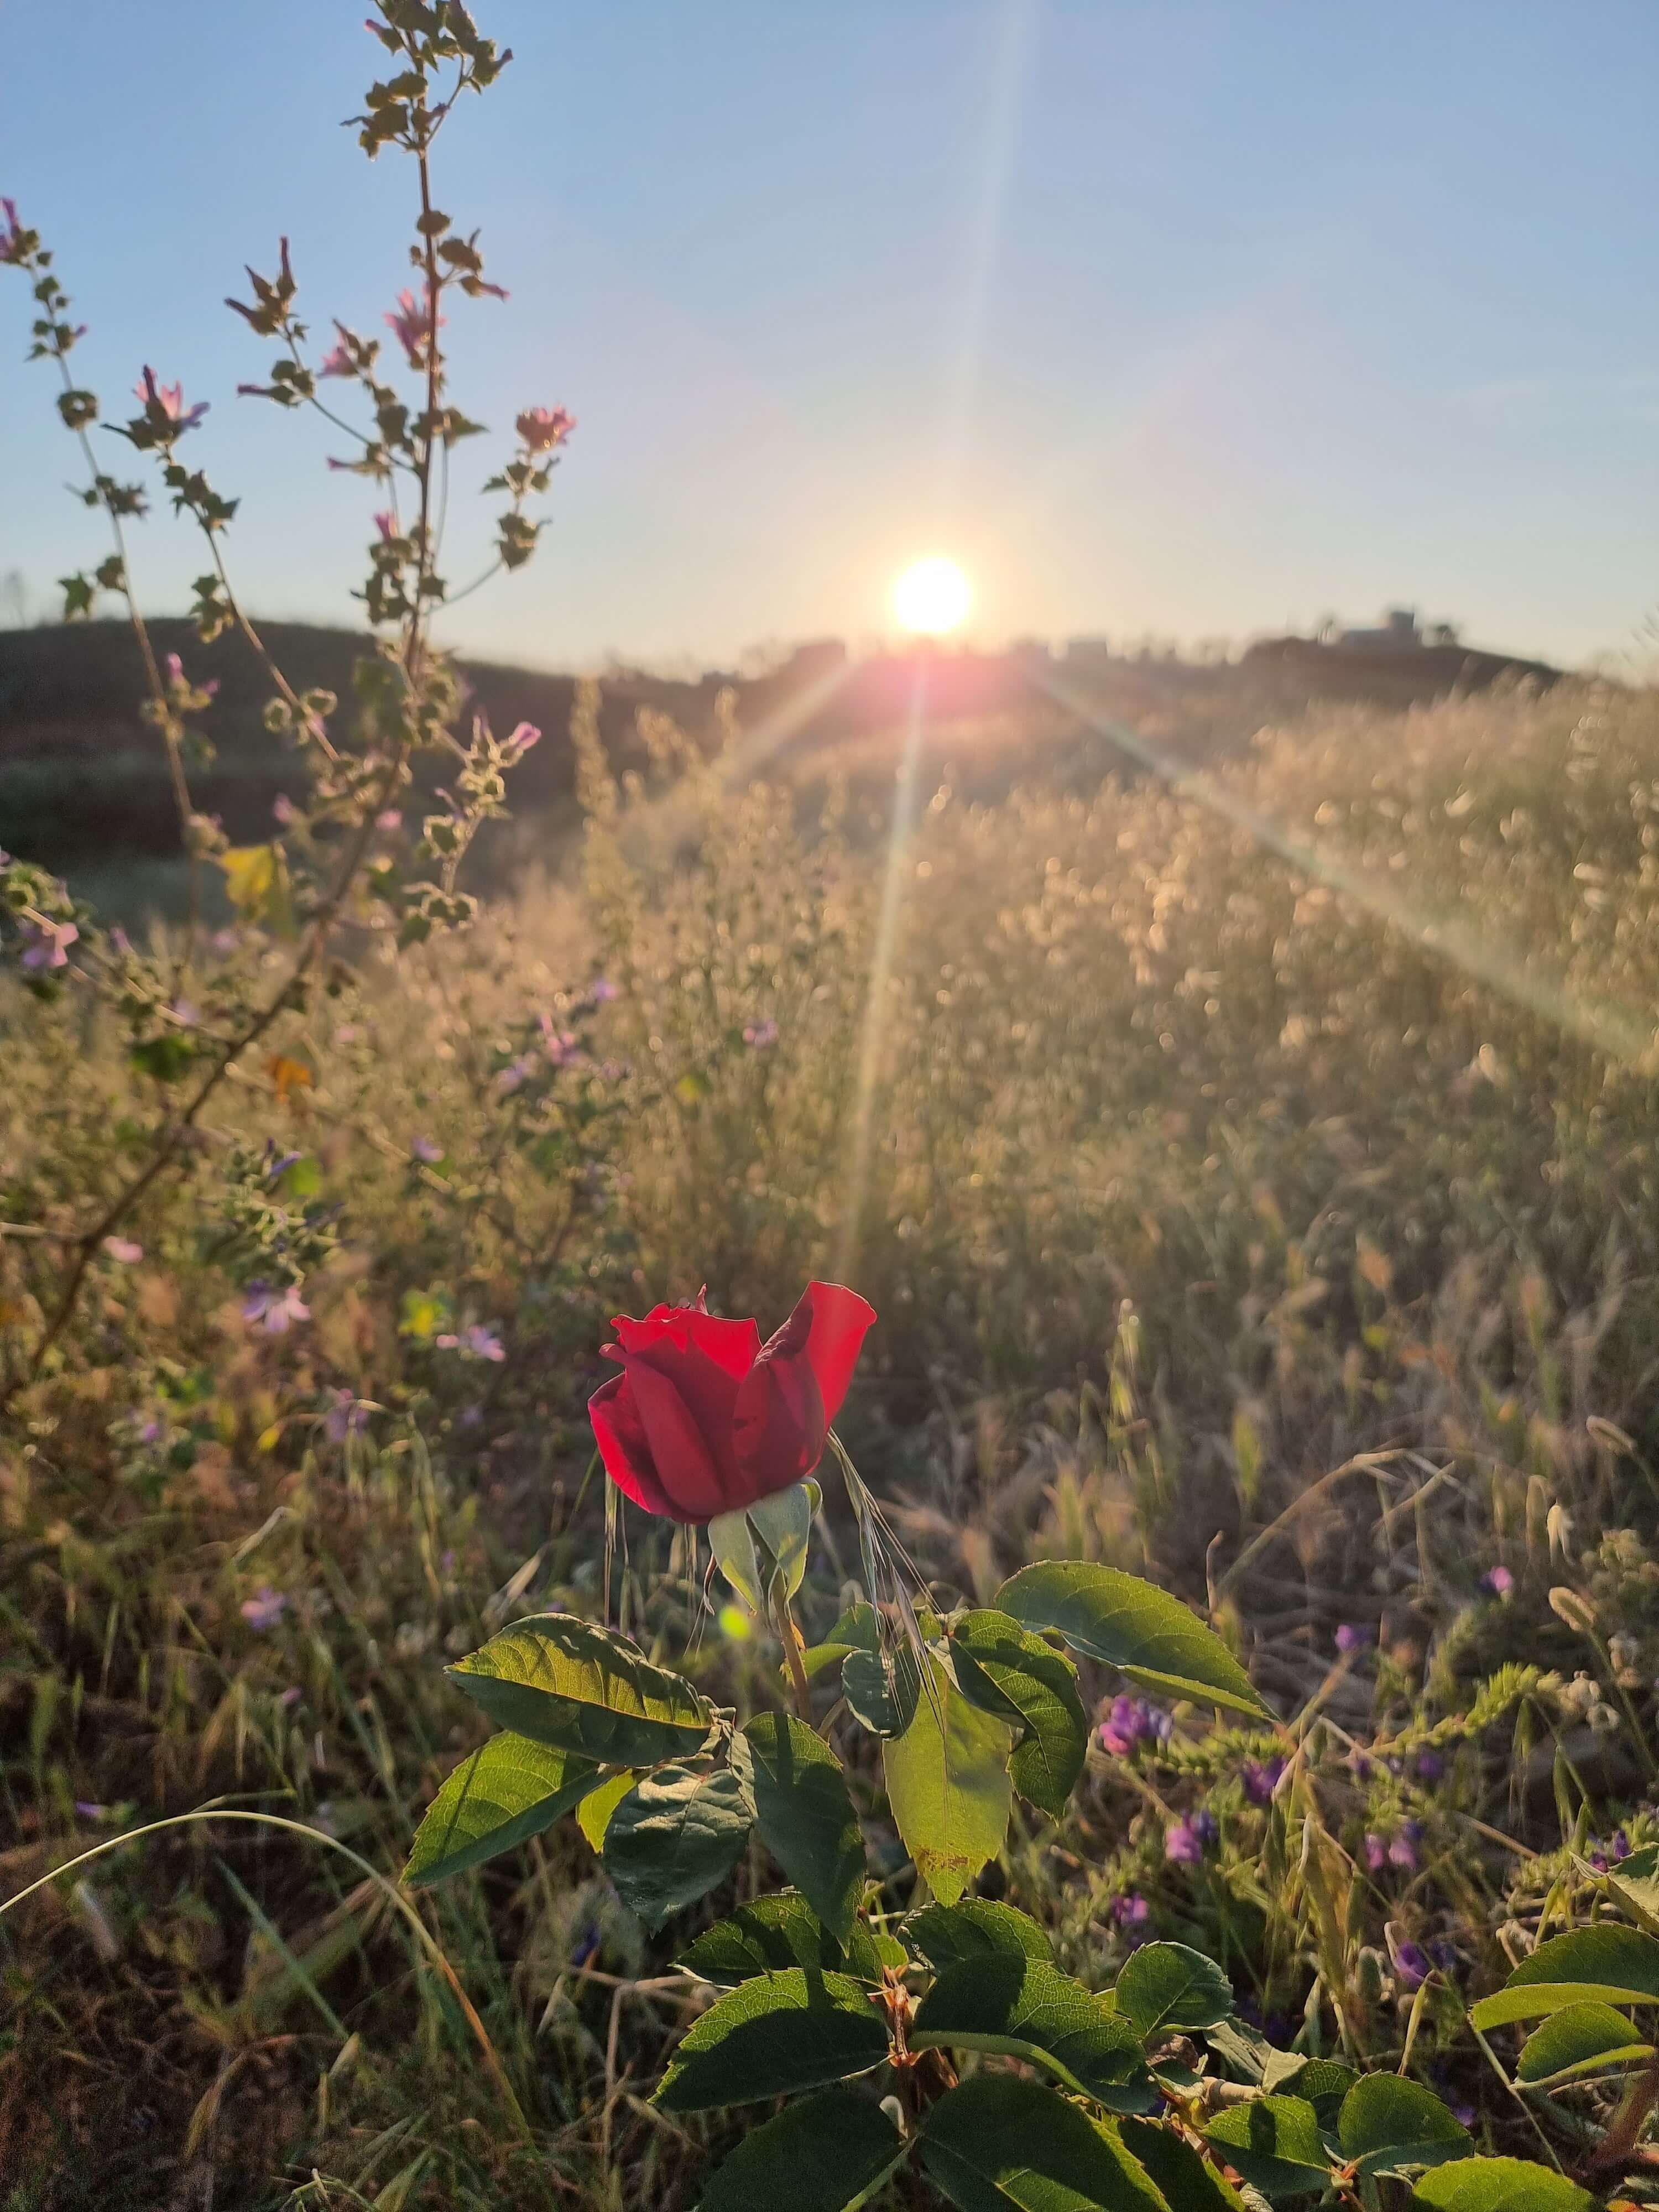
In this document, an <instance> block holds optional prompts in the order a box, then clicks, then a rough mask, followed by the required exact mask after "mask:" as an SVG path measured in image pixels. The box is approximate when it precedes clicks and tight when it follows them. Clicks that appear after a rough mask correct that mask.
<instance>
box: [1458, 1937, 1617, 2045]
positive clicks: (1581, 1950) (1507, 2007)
mask: <svg viewBox="0 0 1659 2212" xmlns="http://www.w3.org/2000/svg"><path fill="white" fill-rule="evenodd" d="M1583 2002H1595V2003H1598V2004H1605V2005H1620V2004H1659V1938H1656V1937H1654V1936H1649V1935H1645V1934H1644V1933H1643V1931H1642V1930H1640V1929H1635V1928H1620V1927H1617V1926H1614V1925H1612V1924H1610V1923H1607V1922H1602V1923H1599V1924H1598V1925H1596V1926H1595V1927H1592V1928H1575V1929H1571V1931H1570V1932H1569V1933H1568V1934H1567V1935H1565V1936H1551V1938H1550V1940H1549V1942H1547V1943H1541V1944H1540V1945H1539V1947H1538V1948H1537V1949H1536V1950H1535V1951H1534V1953H1533V1954H1532V1955H1531V1956H1530V1957H1529V1958H1527V1959H1523V1960H1522V1962H1521V1964H1520V1965H1519V1966H1517V1967H1516V1970H1515V1972H1513V1973H1512V1974H1511V1975H1510V1978H1509V1980H1508V1981H1507V1982H1506V1983H1505V1984H1504V1987H1503V1988H1502V1989H1501V1990H1499V1991H1498V1994H1497V1995H1496V1996H1490V1997H1486V1998H1483V1999H1482V2001H1481V2002H1480V2003H1479V2004H1478V2005H1477V2006H1476V2007H1475V2008H1474V2024H1475V2026H1476V2027H1478V2028H1481V2029H1483V2030H1484V2029H1486V2028H1492V2027H1505V2026H1507V2025H1508V2023H1509V2022H1510V2021H1516V2020H1537V2019H1538V2018H1540V2017H1541V2015H1544V2014H1546V2013H1553V2012H1561V2011H1564V2010H1565V2008H1566V2007H1567V2006H1569V2005H1576V2004H1579V2003H1583Z"/></svg>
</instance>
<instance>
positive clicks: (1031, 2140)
mask: <svg viewBox="0 0 1659 2212" xmlns="http://www.w3.org/2000/svg"><path fill="white" fill-rule="evenodd" d="M921 2162H922V2165H923V2166H924V2167H925V2168H926V2170H927V2174H928V2176H929V2178H930V2179H932V2180H933V2181H934V2182H936V2183H937V2184H938V2185H939V2188H940V2189H941V2190H942V2191H944V2192H945V2196H946V2197H948V2198H949V2199H950V2201H951V2203H952V2204H954V2205H955V2206H956V2207H957V2212H1007V2208H1008V2207H1009V2206H1010V2205H1015V2206H1018V2208H1019V2212H1164V2204H1163V2203H1162V2199H1161V2197H1160V2193H1159V2191H1158V2190H1157V2189H1156V2188H1154V2186H1153V2185H1152V2182H1151V2181H1150V2180H1149V2179H1147V2177H1146V2173H1145V2172H1144V2171H1143V2170H1142V2169H1141V2167H1140V2166H1138V2165H1137V2163H1136V2162H1135V2160H1133V2159H1132V2158H1130V2157H1129V2156H1127V2154H1126V2153H1125V2152H1124V2151H1123V2149H1122V2148H1121V2144H1120V2143H1119V2142H1118V2141H1117V2140H1115V2138H1114V2137H1113V2136H1110V2135H1109V2134H1108V2133H1107V2132H1106V2131H1105V2130H1103V2129H1102V2128H1099V2127H1097V2126H1096V2125H1095V2124H1094V2123H1093V2122H1092V2121H1091V2120H1090V2119H1088V2118H1086V2117H1085V2114H1084V2113H1083V2112H1080V2111H1079V2108H1078V2107H1077V2106H1075V2105H1068V2104H1067V2103H1066V2100H1065V2099H1064V2098H1063V2097H1059V2096H1056V2095H1055V2093H1054V2091H1053V2090H1052V2089H1045V2088H1042V2087H1039V2086H1038V2084H1037V2083H1036V2082H1034V2081H1016V2080H1015V2079H1013V2078H1012V2076H1011V2075H1006V2074H979V2075H975V2076H974V2077H973V2079H972V2080H971V2081H964V2082H963V2084H962V2086H961V2087H960V2088H957V2089H952V2090H951V2092H950V2093H949V2094H948V2095H947V2096H945V2097H943V2098H941V2099H940V2100H939V2103H938V2104H937V2105H935V2106H933V2110H932V2111H931V2112H929V2113H928V2115H927V2121H926V2123H925V2124H924V2126H923V2129H922V2133H921Z"/></svg>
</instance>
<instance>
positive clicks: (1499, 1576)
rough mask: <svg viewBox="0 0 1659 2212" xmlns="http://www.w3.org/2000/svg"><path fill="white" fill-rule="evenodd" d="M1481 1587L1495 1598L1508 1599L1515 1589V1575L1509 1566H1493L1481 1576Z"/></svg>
mask: <svg viewBox="0 0 1659 2212" xmlns="http://www.w3.org/2000/svg"><path fill="white" fill-rule="evenodd" d="M1480 1587H1481V1589H1483V1590H1487V1591H1490V1592H1491V1594H1492V1596H1493V1597H1495V1598H1499V1599H1507V1598H1508V1597H1510V1595H1511V1594H1512V1593H1513V1591H1514V1589H1515V1577H1514V1576H1513V1575H1512V1574H1511V1573H1510V1571H1509V1569H1508V1568H1507V1567H1492V1568H1489V1569H1488V1570H1487V1571H1486V1573H1485V1574H1484V1575H1482V1576H1481V1577H1480Z"/></svg>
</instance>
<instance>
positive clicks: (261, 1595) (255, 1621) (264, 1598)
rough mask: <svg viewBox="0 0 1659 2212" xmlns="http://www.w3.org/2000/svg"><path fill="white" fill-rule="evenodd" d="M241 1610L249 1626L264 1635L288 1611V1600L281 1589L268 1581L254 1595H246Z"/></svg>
mask: <svg viewBox="0 0 1659 2212" xmlns="http://www.w3.org/2000/svg"><path fill="white" fill-rule="evenodd" d="M239 1610H240V1613H241V1616H242V1618H243V1620H245V1621H246V1623H247V1625H248V1626H249V1627H250V1628H252V1629H257V1630H258V1632H259V1633H260V1634H261V1635H263V1634H264V1632H265V1630H266V1629H268V1628H275V1627H276V1624H277V1622H278V1621H279V1620H281V1619H282V1617H283V1614H284V1613H286V1612H287V1611H288V1600H287V1598H286V1597H285V1596H284V1595H283V1593H282V1591H281V1590H274V1589H271V1587H270V1583H264V1584H263V1585H262V1586H261V1588H260V1589H258V1590H256V1591H255V1592H254V1594H253V1595H252V1597H245V1598H244V1599H243V1600H242V1602H241V1605H240V1607H239Z"/></svg>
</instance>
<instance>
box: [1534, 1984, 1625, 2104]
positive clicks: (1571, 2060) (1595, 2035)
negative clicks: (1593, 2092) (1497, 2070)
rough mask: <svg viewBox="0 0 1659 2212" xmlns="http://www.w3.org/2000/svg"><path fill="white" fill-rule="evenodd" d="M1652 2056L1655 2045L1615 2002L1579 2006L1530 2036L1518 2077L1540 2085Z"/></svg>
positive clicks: (1603, 2071) (1575, 2006) (1604, 2070)
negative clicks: (1611, 2003)
mask: <svg viewBox="0 0 1659 2212" xmlns="http://www.w3.org/2000/svg"><path fill="white" fill-rule="evenodd" d="M1652 2056H1653V2046H1652V2045H1651V2044H1649V2043H1644V2041H1643V2040H1642V2039H1641V2037H1640V2036H1638V2034H1637V2033H1636V2030H1635V2029H1634V2028H1633V2027H1632V2026H1631V2024H1630V2022H1629V2021H1627V2020H1626V2017H1625V2015H1624V2014H1623V2013H1621V2012H1614V2010H1613V2008H1612V2006H1611V2005H1604V2004H1574V2005H1569V2006H1568V2007H1567V2008H1566V2009H1565V2011H1564V2012H1558V2013H1556V2014H1555V2015H1553V2018H1551V2019H1549V2020H1547V2021H1545V2022H1544V2025H1543V2026H1542V2027H1540V2028H1535V2029H1534V2031H1533V2033H1532V2034H1530V2035H1529V2036H1528V2038H1527V2040H1526V2043H1525V2044H1524V2045H1523V2046H1522V2052H1521V2056H1520V2058H1519V2059H1518V2060H1517V2062H1516V2069H1515V2078H1516V2081H1525V2082H1527V2083H1528V2085H1529V2086H1530V2087H1534V2088H1537V2087H1540V2086H1541V2085H1542V2084H1543V2083H1545V2082H1549V2083H1551V2084H1552V2085H1553V2084H1554V2083H1555V2082H1557V2081H1572V2080H1575V2079H1576V2078H1577V2076H1578V2075H1582V2074H1603V2073H1610V2072H1611V2071H1612V2070H1613V2068H1615V2067H1618V2066H1627V2065H1630V2064H1631V2063H1632V2062H1633V2061H1635V2060H1638V2059H1644V2058H1651V2057H1652Z"/></svg>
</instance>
